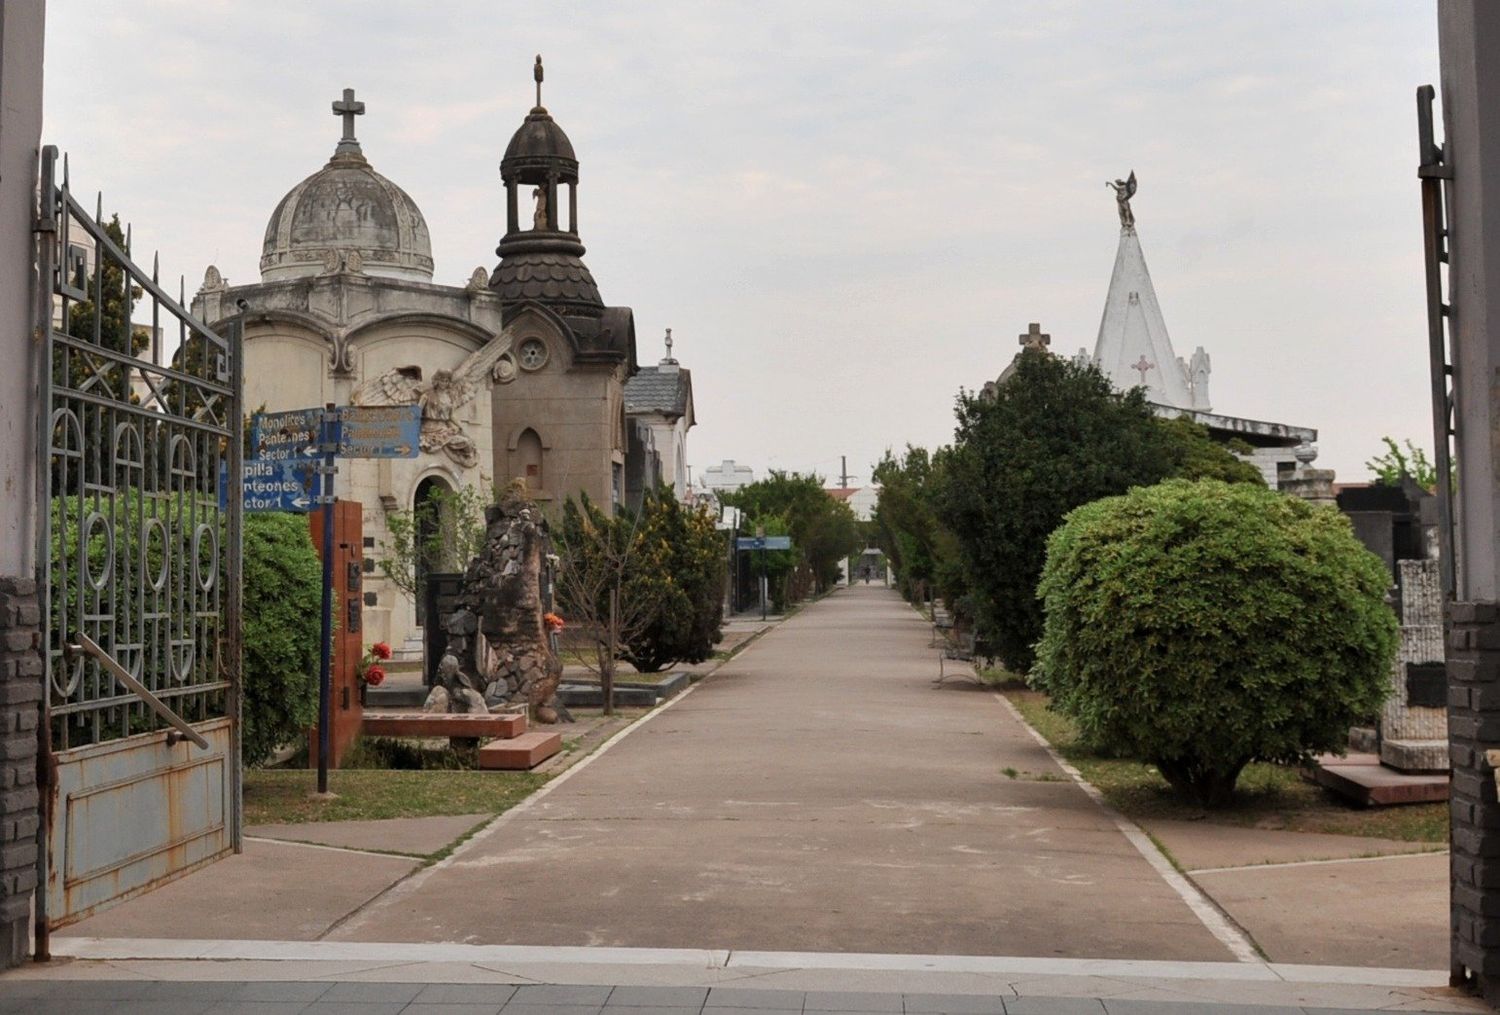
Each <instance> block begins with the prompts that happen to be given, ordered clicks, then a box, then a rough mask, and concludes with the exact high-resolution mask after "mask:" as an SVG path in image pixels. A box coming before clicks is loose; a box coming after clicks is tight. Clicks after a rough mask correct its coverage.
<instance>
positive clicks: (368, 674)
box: [365, 666, 385, 687]
mask: <svg viewBox="0 0 1500 1015" xmlns="http://www.w3.org/2000/svg"><path fill="white" fill-rule="evenodd" d="M384 682H385V670H382V669H381V668H380V667H379V666H371V667H370V668H369V669H367V670H365V683H367V684H369V685H370V686H371V687H379V686H380V685H381V684H382V683H384Z"/></svg>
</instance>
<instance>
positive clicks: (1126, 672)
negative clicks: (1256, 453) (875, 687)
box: [1030, 480, 1397, 807]
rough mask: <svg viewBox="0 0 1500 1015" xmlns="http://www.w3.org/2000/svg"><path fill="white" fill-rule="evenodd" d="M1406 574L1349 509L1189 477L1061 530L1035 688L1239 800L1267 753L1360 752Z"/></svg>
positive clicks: (1192, 789)
mask: <svg viewBox="0 0 1500 1015" xmlns="http://www.w3.org/2000/svg"><path fill="white" fill-rule="evenodd" d="M1389 585H1390V576H1389V574H1388V572H1387V570H1386V568H1385V566H1384V564H1383V563H1382V562H1381V561H1380V559H1379V558H1378V557H1376V556H1375V555H1374V554H1372V553H1370V552H1369V551H1368V550H1366V549H1365V548H1364V547H1363V546H1361V545H1360V544H1359V542H1358V541H1357V540H1356V539H1355V538H1354V536H1353V534H1352V532H1351V530H1350V526H1349V522H1348V520H1347V519H1346V518H1344V516H1343V515H1341V514H1339V513H1338V512H1337V511H1335V510H1333V509H1331V508H1321V507H1314V506H1312V505H1310V504H1308V503H1306V502H1305V501H1301V500H1296V499H1294V498H1290V497H1286V496H1283V495H1281V494H1278V493H1275V492H1272V491H1270V490H1266V489H1264V488H1259V487H1255V486H1253V485H1249V484H1227V483H1224V482H1221V481H1218V480H1201V481H1198V482H1189V481H1186V480H1171V481H1168V482H1165V483H1162V484H1160V485H1158V486H1153V487H1144V488H1137V489H1133V490H1131V491H1130V492H1129V493H1127V494H1125V495H1124V496H1119V497H1110V498H1107V499H1104V500H1099V501H1095V502H1093V503H1091V504H1086V505H1084V506H1083V507H1080V508H1077V509H1076V510H1074V511H1073V512H1071V513H1070V514H1069V515H1068V516H1067V518H1066V520H1065V521H1064V524H1063V525H1062V526H1061V527H1060V528H1059V529H1058V530H1057V531H1056V532H1054V533H1053V534H1052V536H1051V538H1050V539H1049V540H1048V546H1047V561H1046V565H1045V567H1044V569H1043V571H1042V578H1041V582H1040V585H1039V586H1038V590H1037V594H1038V596H1039V597H1040V598H1041V599H1042V601H1043V604H1044V609H1045V621H1044V626H1043V634H1042V638H1041V641H1040V642H1039V644H1038V645H1037V661H1036V665H1035V667H1034V668H1033V670H1032V672H1031V677H1030V679H1031V682H1032V683H1033V685H1034V686H1037V687H1039V688H1041V689H1042V690H1045V691H1047V692H1048V693H1049V694H1050V695H1051V696H1052V703H1053V706H1054V707H1055V708H1057V709H1058V710H1059V711H1061V712H1063V713H1064V714H1066V715H1068V716H1070V717H1071V718H1073V719H1074V720H1075V721H1076V722H1077V723H1078V726H1079V730H1080V733H1081V735H1082V736H1083V737H1085V738H1086V739H1087V740H1088V741H1089V742H1091V743H1096V744H1099V745H1101V746H1103V747H1105V748H1112V749H1116V750H1120V751H1122V752H1126V753H1129V754H1131V755H1134V756H1136V757H1139V758H1141V759H1143V760H1145V761H1148V762H1151V763H1153V764H1155V765H1156V766H1157V767H1158V768H1159V769H1160V770H1161V773H1162V775H1163V776H1164V777H1165V778H1166V779H1167V781H1168V782H1169V783H1171V785H1172V786H1173V787H1174V788H1175V789H1176V790H1177V791H1178V792H1179V793H1181V794H1183V795H1185V796H1187V797H1189V798H1191V799H1193V800H1194V801H1196V802H1197V803H1199V804H1200V805H1202V806H1209V807H1212V806H1221V805H1223V804H1225V803H1227V802H1228V801H1229V799H1230V798H1231V796H1232V795H1233V792H1234V784H1235V780H1236V779H1237V778H1238V777H1239V774H1240V772H1241V770H1242V769H1243V768H1244V767H1245V765H1247V764H1248V763H1250V762H1252V761H1269V762H1279V763H1294V762H1299V761H1303V760H1306V759H1307V758H1309V757H1310V756H1311V755H1313V754H1316V753H1319V752H1324V751H1336V750H1340V749H1342V748H1343V747H1344V746H1345V744H1346V740H1347V735H1348V729H1349V726H1350V725H1351V724H1352V723H1353V722H1354V721H1356V720H1357V719H1359V718H1361V717H1364V716H1368V715H1370V714H1371V713H1373V712H1374V711H1376V710H1377V709H1378V708H1379V706H1380V702H1381V700H1382V698H1383V697H1384V695H1385V693H1386V689H1387V686H1388V680H1389V677H1388V674H1389V668H1390V664H1391V659H1392V656H1393V654H1394V652H1395V648H1396V639H1397V624H1396V618H1395V616H1394V614H1393V613H1392V611H1391V609H1390V607H1389V606H1387V605H1386V603H1385V594H1386V590H1387V588H1388V587H1389Z"/></svg>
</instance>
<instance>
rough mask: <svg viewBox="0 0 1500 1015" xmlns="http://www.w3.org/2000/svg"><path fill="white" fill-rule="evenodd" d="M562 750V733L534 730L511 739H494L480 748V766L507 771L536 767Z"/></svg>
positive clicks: (519, 770)
mask: <svg viewBox="0 0 1500 1015" xmlns="http://www.w3.org/2000/svg"><path fill="white" fill-rule="evenodd" d="M560 750H562V734H561V733H548V732H546V731H544V730H532V731H531V732H530V733H522V734H521V735H520V736H518V737H513V738H511V739H510V740H492V741H490V742H489V743H487V744H485V745H484V746H483V747H481V748H480V749H479V767H480V768H488V769H498V770H501V771H507V772H524V771H526V770H528V769H532V768H535V767H536V766H538V765H540V764H541V763H542V762H544V761H546V760H547V759H548V758H550V757H552V756H553V755H554V754H556V753H557V752H558V751H560Z"/></svg>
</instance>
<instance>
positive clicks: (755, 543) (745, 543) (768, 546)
mask: <svg viewBox="0 0 1500 1015" xmlns="http://www.w3.org/2000/svg"><path fill="white" fill-rule="evenodd" d="M735 548H736V549H739V550H759V551H760V619H761V620H765V619H766V599H767V598H768V593H767V589H766V551H767V550H790V549H791V548H792V537H791V536H767V535H764V530H762V529H757V530H756V534H755V535H753V536H740V537H739V538H738V539H737V540H735Z"/></svg>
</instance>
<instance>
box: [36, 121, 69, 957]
mask: <svg viewBox="0 0 1500 1015" xmlns="http://www.w3.org/2000/svg"><path fill="white" fill-rule="evenodd" d="M56 169H57V149H56V148H55V147H54V146H52V145H47V146H46V147H44V148H43V149H42V165H41V180H40V184H41V185H40V187H39V188H38V190H39V198H38V200H39V204H38V208H37V219H36V233H37V250H36V260H37V279H36V306H35V308H34V312H35V314H36V318H35V320H36V324H35V331H34V343H33V347H34V349H35V351H34V353H33V355H35V357H36V360H37V366H36V370H37V419H36V442H37V444H36V454H37V457H38V461H37V470H36V497H37V525H36V529H37V548H36V567H37V599H38V603H39V605H40V606H41V613H42V625H43V628H44V629H46V628H50V627H51V626H52V624H53V622H54V620H55V618H54V617H53V614H52V307H53V302H54V301H53V289H54V286H53V277H52V276H53V271H54V259H55V257H56V254H57V233H56V230H57V193H56V190H55V189H54V188H55V187H56V182H55V179H54V177H55V174H56ZM64 306H66V302H65V303H64ZM51 702H52V652H51V642H50V640H47V639H44V640H43V643H42V700H41V701H40V702H39V703H38V704H37V709H38V713H39V714H38V716H37V736H36V739H37V748H38V751H37V762H36V774H37V780H36V783H37V786H36V788H37V810H38V811H39V812H40V813H39V814H38V818H39V820H38V821H37V826H36V874H37V878H36V884H37V887H36V895H35V899H36V902H35V928H34V931H33V933H34V935H35V940H34V941H33V942H32V956H33V957H34V958H35V960H36V961H37V962H46V961H48V960H49V959H51V957H52V949H51V942H50V940H49V937H50V933H51V924H50V922H49V914H48V908H47V878H48V863H47V849H48V838H49V834H50V832H51V824H52V798H53V793H54V784H55V771H56V770H55V769H54V768H53V765H52V709H51Z"/></svg>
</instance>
